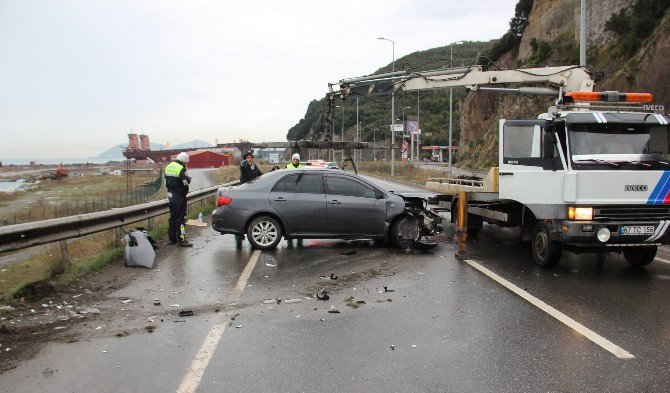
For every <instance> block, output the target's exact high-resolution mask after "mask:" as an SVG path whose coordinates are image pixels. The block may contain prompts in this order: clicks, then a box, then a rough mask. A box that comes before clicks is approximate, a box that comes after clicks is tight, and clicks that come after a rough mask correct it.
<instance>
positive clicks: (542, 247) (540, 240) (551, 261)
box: [532, 221, 563, 268]
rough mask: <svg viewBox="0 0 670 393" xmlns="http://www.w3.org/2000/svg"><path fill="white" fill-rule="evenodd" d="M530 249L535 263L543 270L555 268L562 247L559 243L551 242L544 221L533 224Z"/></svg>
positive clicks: (561, 252) (559, 258)
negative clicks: (543, 268)
mask: <svg viewBox="0 0 670 393" xmlns="http://www.w3.org/2000/svg"><path fill="white" fill-rule="evenodd" d="M532 248H533V258H535V263H537V264H538V265H539V266H541V267H545V268H550V267H554V266H556V264H558V261H560V260H561V255H562V254H563V246H562V245H561V243H560V242H557V241H555V240H551V234H550V233H549V226H547V224H546V223H545V222H544V221H538V222H537V224H535V229H534V230H533V239H532Z"/></svg>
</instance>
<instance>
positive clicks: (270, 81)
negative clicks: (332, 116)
mask: <svg viewBox="0 0 670 393" xmlns="http://www.w3.org/2000/svg"><path fill="white" fill-rule="evenodd" d="M516 3H517V0H479V1H464V0H458V1H455V0H379V1H377V0H352V1H350V0H340V1H336V2H324V1H309V0H305V1H297V0H295V1H291V0H284V1H270V0H267V1H260V0H239V1H223V0H219V1H169V0H160V1H158V0H156V1H147V0H116V1H113V0H107V1H92V0H79V1H70V0H0V161H2V159H3V158H4V159H9V158H40V157H55V158H60V157H63V158H69V157H71V158H79V157H91V156H95V155H97V154H99V153H100V152H102V151H104V150H105V149H107V148H109V147H111V146H113V145H115V144H127V136H126V134H127V133H128V132H131V131H134V132H137V133H141V132H144V133H146V134H148V135H149V136H150V138H151V141H152V142H157V143H170V144H173V145H174V144H178V143H182V142H186V141H189V140H193V139H201V140H204V141H207V142H209V143H212V144H213V143H214V142H215V139H217V138H218V141H219V143H222V142H229V141H234V140H239V139H241V138H242V139H247V140H251V141H257V142H260V141H283V140H285V139H286V132H287V131H288V129H289V128H290V127H292V126H293V125H294V124H295V123H296V122H297V121H299V120H300V118H302V116H303V115H304V114H305V110H306V109H307V104H308V103H309V102H310V101H311V100H313V99H318V98H321V97H323V96H324V94H325V93H326V90H327V84H328V82H336V81H337V80H339V79H341V78H344V77H353V76H360V75H365V74H369V73H371V72H374V71H375V70H376V69H377V68H379V67H380V66H383V65H386V64H388V63H390V62H391V58H392V44H391V43H390V42H388V41H380V40H377V37H380V36H384V37H388V38H390V39H392V40H394V41H395V42H396V45H395V56H396V59H397V58H399V57H402V56H404V55H407V54H409V53H412V52H415V51H419V50H425V49H429V48H434V47H438V46H444V45H448V44H449V43H451V42H456V41H459V40H481V41H484V40H489V39H493V38H499V37H500V36H502V34H504V32H505V31H507V29H508V28H509V20H510V19H511V18H512V16H513V15H514V6H515V4H516Z"/></svg>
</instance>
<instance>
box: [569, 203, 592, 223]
mask: <svg viewBox="0 0 670 393" xmlns="http://www.w3.org/2000/svg"><path fill="white" fill-rule="evenodd" d="M568 218H569V219H571V220H582V221H591V220H593V208H592V207H574V206H570V207H568Z"/></svg>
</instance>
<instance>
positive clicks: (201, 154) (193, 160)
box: [172, 150, 233, 169]
mask: <svg viewBox="0 0 670 393" xmlns="http://www.w3.org/2000/svg"><path fill="white" fill-rule="evenodd" d="M186 154H188V167H189V168H190V169H196V168H220V167H222V166H229V165H231V164H232V163H233V155H232V154H221V153H216V152H213V151H211V150H198V151H189V152H186ZM172 159H174V156H173V157H172Z"/></svg>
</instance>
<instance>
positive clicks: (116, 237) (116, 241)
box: [114, 227, 121, 246]
mask: <svg viewBox="0 0 670 393" xmlns="http://www.w3.org/2000/svg"><path fill="white" fill-rule="evenodd" d="M119 244H121V228H120V227H116V228H114V245H115V246H118V245H119Z"/></svg>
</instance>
